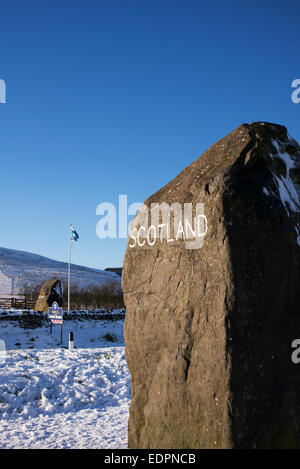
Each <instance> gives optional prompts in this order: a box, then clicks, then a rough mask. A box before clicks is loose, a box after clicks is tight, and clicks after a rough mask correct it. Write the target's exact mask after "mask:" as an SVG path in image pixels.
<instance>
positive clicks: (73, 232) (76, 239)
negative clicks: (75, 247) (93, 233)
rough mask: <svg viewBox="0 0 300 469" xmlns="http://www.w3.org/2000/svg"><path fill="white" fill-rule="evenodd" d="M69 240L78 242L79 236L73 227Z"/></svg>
mask: <svg viewBox="0 0 300 469" xmlns="http://www.w3.org/2000/svg"><path fill="white" fill-rule="evenodd" d="M71 240H72V241H78V240H79V234H78V233H77V231H76V230H75V228H73V226H71Z"/></svg>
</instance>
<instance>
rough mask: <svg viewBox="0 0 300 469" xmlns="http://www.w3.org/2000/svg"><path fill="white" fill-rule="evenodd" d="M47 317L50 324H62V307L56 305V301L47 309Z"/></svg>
mask: <svg viewBox="0 0 300 469" xmlns="http://www.w3.org/2000/svg"><path fill="white" fill-rule="evenodd" d="M48 318H49V320H50V322H51V323H52V324H62V323H63V309H62V308H61V307H60V306H58V304H57V303H56V301H55V302H54V303H53V304H52V306H51V308H49V310H48Z"/></svg>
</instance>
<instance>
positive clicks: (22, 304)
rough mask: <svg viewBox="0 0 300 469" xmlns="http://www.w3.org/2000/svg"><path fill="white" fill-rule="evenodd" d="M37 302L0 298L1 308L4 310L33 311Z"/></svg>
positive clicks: (26, 299) (25, 299)
mask: <svg viewBox="0 0 300 469" xmlns="http://www.w3.org/2000/svg"><path fill="white" fill-rule="evenodd" d="M34 305H35V300H29V299H28V298H0V308H2V309H33V308H34Z"/></svg>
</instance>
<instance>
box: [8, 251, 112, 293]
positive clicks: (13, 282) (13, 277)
mask: <svg viewBox="0 0 300 469" xmlns="http://www.w3.org/2000/svg"><path fill="white" fill-rule="evenodd" d="M67 271H68V266H67V263H65V262H59V261H55V260H52V259H48V258H47V257H43V256H39V255H37V254H31V253H28V252H23V251H15V250H13V249H6V248H0V296H1V295H2V296H3V295H6V294H7V295H17V294H20V293H22V289H23V287H24V286H30V287H33V286H35V285H37V284H38V285H40V284H41V283H42V282H44V281H45V280H48V279H49V278H59V279H60V280H62V281H66V280H67ZM71 271H72V277H71V278H72V285H76V286H78V287H79V288H86V287H88V286H90V285H98V286H102V285H104V284H105V283H112V282H113V283H115V284H117V285H121V278H120V276H119V275H117V274H116V273H114V272H109V271H104V270H98V269H91V268H88V267H83V266H79V265H75V264H72V266H71Z"/></svg>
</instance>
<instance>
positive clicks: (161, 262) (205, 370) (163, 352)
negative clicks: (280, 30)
mask: <svg viewBox="0 0 300 469" xmlns="http://www.w3.org/2000/svg"><path fill="white" fill-rule="evenodd" d="M299 160H300V148H299V146H298V144H297V143H296V142H295V140H293V139H291V138H290V137H289V135H288V134H287V131H286V129H285V127H282V126H278V125H275V124H268V123H254V124H250V125H247V124H243V125H241V126H240V127H238V128H237V129H235V130H234V131H233V132H232V133H230V134H229V135H228V136H227V137H225V138H223V139H222V140H220V141H219V142H217V143H215V144H214V145H213V146H212V147H211V148H210V149H209V150H208V151H206V152H205V153H204V154H203V155H202V156H201V157H200V158H199V159H198V160H196V161H195V162H194V163H192V164H191V165H190V166H188V167H187V168H186V169H184V171H182V173H180V174H179V175H178V176H177V177H176V178H175V179H174V180H172V181H171V182H169V184H167V185H166V186H165V187H164V188H162V189H161V190H159V191H158V192H157V193H156V194H154V195H153V196H151V197H150V198H149V199H148V200H147V201H146V202H145V204H146V205H147V207H150V205H151V204H152V203H162V202H167V203H169V204H171V203H173V202H179V203H181V204H182V203H184V202H192V203H194V204H195V203H197V202H199V203H204V213H205V215H206V217H207V221H208V231H207V234H206V236H205V238H204V244H203V247H202V248H199V249H187V245H186V241H185V240H183V239H178V241H175V242H168V240H166V239H162V241H161V240H156V242H155V244H154V245H153V246H149V243H148V242H146V243H145V245H144V246H142V247H141V246H138V245H136V246H135V247H132V248H131V247H130V246H129V245H130V244H131V245H133V244H134V243H133V241H132V239H130V240H129V243H128V246H127V251H126V255H125V260H124V267H123V290H124V298H125V304H126V308H127V309H126V320H125V340H126V357H127V361H128V366H129V370H130V373H131V383H132V401H131V406H130V418H129V447H130V448H239V447H240V448H245V447H247V448H261V447H274V448H279V447H298V448H299V447H300V403H299V393H300V369H299V368H297V365H295V364H293V363H292V361H291V353H292V349H291V343H292V341H293V339H295V338H297V337H299V334H300V288H299V285H300V262H299V261H300V248H299V245H300V227H299V167H300V164H299V163H300V162H299ZM140 244H142V243H140ZM298 366H300V365H298Z"/></svg>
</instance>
